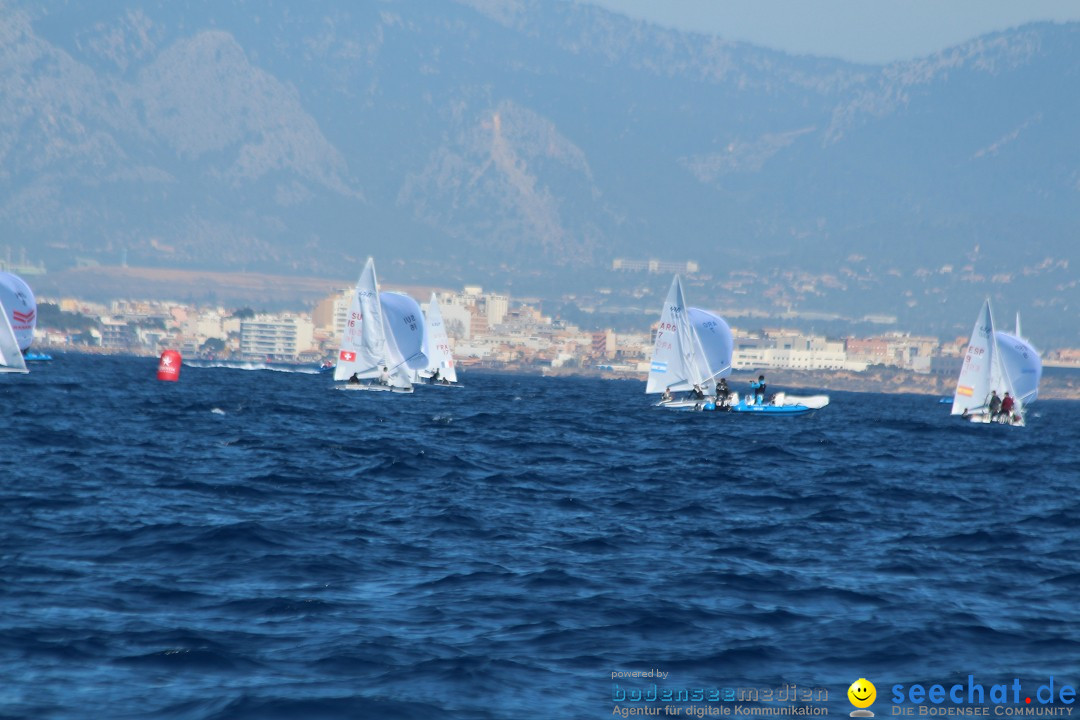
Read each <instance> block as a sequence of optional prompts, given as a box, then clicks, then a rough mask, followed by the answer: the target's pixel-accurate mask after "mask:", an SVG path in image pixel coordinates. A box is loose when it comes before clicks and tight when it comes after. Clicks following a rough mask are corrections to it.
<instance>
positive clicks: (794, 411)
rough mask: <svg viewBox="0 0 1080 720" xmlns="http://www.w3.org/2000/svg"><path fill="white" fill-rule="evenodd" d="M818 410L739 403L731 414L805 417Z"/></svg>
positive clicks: (732, 408)
mask: <svg viewBox="0 0 1080 720" xmlns="http://www.w3.org/2000/svg"><path fill="white" fill-rule="evenodd" d="M816 409H817V408H811V407H807V406H806V405H746V404H744V403H739V404H738V405H733V406H732V407H731V412H734V413H746V414H749V415H779V416H784V417H788V416H793V415H805V414H807V413H810V412H813V411H814V410H816Z"/></svg>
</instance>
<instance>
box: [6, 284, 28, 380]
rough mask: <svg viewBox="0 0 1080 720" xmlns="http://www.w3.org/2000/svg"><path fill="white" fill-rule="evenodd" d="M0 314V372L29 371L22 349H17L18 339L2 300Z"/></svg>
mask: <svg viewBox="0 0 1080 720" xmlns="http://www.w3.org/2000/svg"><path fill="white" fill-rule="evenodd" d="M0 316H3V319H2V320H0V372H22V373H24V372H29V371H28V370H27V369H26V360H25V359H24V358H23V354H22V350H20V349H19V341H18V340H16V339H15V331H14V330H12V329H11V321H10V320H8V313H7V309H6V308H5V307H4V304H3V303H2V302H0Z"/></svg>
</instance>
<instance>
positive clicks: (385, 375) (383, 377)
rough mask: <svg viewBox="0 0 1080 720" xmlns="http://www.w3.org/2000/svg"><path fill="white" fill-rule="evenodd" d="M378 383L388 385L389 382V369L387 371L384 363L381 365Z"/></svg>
mask: <svg viewBox="0 0 1080 720" xmlns="http://www.w3.org/2000/svg"><path fill="white" fill-rule="evenodd" d="M379 384H380V385H389V384H390V373H389V371H387V369H386V366H385V365H383V369H382V372H380V373H379Z"/></svg>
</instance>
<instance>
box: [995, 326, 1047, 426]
mask: <svg viewBox="0 0 1080 720" xmlns="http://www.w3.org/2000/svg"><path fill="white" fill-rule="evenodd" d="M1017 318H1018V319H1019V315H1018V316H1017ZM994 335H995V336H996V339H997V348H998V355H999V357H1000V359H1001V365H1002V367H1003V369H1004V371H1005V375H1006V376H1007V377H1008V379H1009V382H1010V384H1011V385H1012V390H1011V391H1010V392H1012V393H1013V394H1014V395H1015V396H1016V402H1017V403H1019V404H1022V405H1027V404H1028V403H1031V402H1034V401H1035V399H1036V398H1038V397H1039V380H1040V379H1041V378H1042V359H1041V358H1040V357H1039V351H1038V350H1036V349H1035V348H1033V347H1032V346H1031V344H1030V343H1028V342H1027V341H1026V340H1024V339H1022V338H1019V337H1016V336H1015V335H1010V334H1008V333H1005V332H1001V331H1000V330H999V331H997V332H996V333H994Z"/></svg>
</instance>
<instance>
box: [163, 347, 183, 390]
mask: <svg viewBox="0 0 1080 720" xmlns="http://www.w3.org/2000/svg"><path fill="white" fill-rule="evenodd" d="M180 360H181V358H180V353H178V352H177V351H176V350H166V351H165V352H163V353H161V359H160V360H159V361H158V366H157V379H158V380H167V381H169V382H176V381H177V380H179V379H180Z"/></svg>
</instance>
